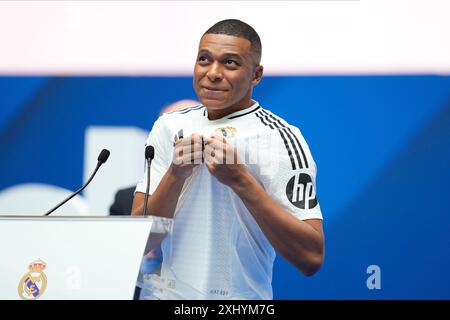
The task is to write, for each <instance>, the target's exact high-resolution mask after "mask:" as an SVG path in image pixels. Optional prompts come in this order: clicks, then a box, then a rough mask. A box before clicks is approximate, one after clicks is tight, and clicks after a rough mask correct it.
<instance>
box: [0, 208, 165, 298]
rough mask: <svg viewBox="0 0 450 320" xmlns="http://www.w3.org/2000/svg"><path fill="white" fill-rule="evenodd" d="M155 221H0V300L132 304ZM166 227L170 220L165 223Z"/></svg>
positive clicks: (160, 221)
mask: <svg viewBox="0 0 450 320" xmlns="http://www.w3.org/2000/svg"><path fill="white" fill-rule="evenodd" d="M165 220H167V219H161V218H157V217H130V216H127V217H0V253H1V260H0V261H1V262H0V284H1V285H0V299H24V300H35V299H132V298H133V293H134V289H135V285H136V279H137V276H138V272H139V268H140V264H141V259H142V256H143V254H144V249H145V247H146V244H147V241H148V239H149V235H150V233H151V231H152V226H153V228H155V227H157V228H159V229H160V230H159V231H157V232H164V228H165V226H167V221H165ZM169 222H170V221H169Z"/></svg>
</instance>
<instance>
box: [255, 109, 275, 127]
mask: <svg viewBox="0 0 450 320" xmlns="http://www.w3.org/2000/svg"><path fill="white" fill-rule="evenodd" d="M259 114H260V115H261V117H263V118H264V119H266V121H267V125H268V126H269V127H270V129H272V130H273V129H275V127H274V126H273V125H272V123H273V121H272V120H270V119H269V117H268V116H267V115H264V113H262V112H260V113H259Z"/></svg>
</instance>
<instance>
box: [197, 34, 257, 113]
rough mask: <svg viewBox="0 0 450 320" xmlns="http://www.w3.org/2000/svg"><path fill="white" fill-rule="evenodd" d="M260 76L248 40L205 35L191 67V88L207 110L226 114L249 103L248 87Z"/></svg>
mask: <svg viewBox="0 0 450 320" xmlns="http://www.w3.org/2000/svg"><path fill="white" fill-rule="evenodd" d="M261 77H262V67H261V66H256V65H255V62H254V60H253V57H252V53H251V44H250V41H248V40H247V39H244V38H239V37H234V36H229V35H223V34H205V35H204V36H203V37H202V38H201V40H200V45H199V49H198V55H197V61H196V63H195V68H194V88H195V91H196V92H197V95H198V97H199V99H200V101H201V102H202V104H203V105H205V106H206V107H207V108H208V112H215V113H217V114H223V115H226V114H228V113H231V112H234V111H236V110H240V109H243V108H246V107H249V106H250V105H251V104H252V101H251V94H252V88H253V86H254V85H256V84H257V83H258V82H259V81H260V79H261Z"/></svg>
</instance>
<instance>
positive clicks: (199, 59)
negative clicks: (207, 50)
mask: <svg viewBox="0 0 450 320" xmlns="http://www.w3.org/2000/svg"><path fill="white" fill-rule="evenodd" d="M198 61H200V62H204V61H207V59H206V57H205V56H200V57H199V58H198Z"/></svg>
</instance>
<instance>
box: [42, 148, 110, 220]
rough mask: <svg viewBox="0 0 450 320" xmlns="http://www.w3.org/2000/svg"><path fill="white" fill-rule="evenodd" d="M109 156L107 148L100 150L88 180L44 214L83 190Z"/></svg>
mask: <svg viewBox="0 0 450 320" xmlns="http://www.w3.org/2000/svg"><path fill="white" fill-rule="evenodd" d="M108 157H109V150H106V149H103V150H102V152H100V154H99V155H98V158H97V161H98V162H97V166H96V167H95V170H94V172H93V173H92V175H91V177H90V178H89V180H88V181H87V182H86V183H85V184H84V185H83V186H82V187H81V188H80V189H78V190H77V191H75V192H74V193H72V194H71V195H70V196H68V197H67V198H66V199H64V200H63V201H62V202H61V203H59V204H58V205H56V207H54V208H53V209H51V210H50V211H48V212H47V213H46V214H45V216H48V215H50V213H52V212H53V211H55V210H56V209H58V208H59V207H61V206H62V205H63V204H64V203H66V202H67V201H69V200H70V199H72V198H73V197H75V196H76V195H77V194H79V193H80V192H81V191H83V190H84V188H86V187H87V185H88V184H89V183H90V182H91V181H92V179H93V178H94V176H95V174H96V173H97V171H98V169H99V168H100V166H101V165H102V164H104V163H105V162H106V160H108Z"/></svg>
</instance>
